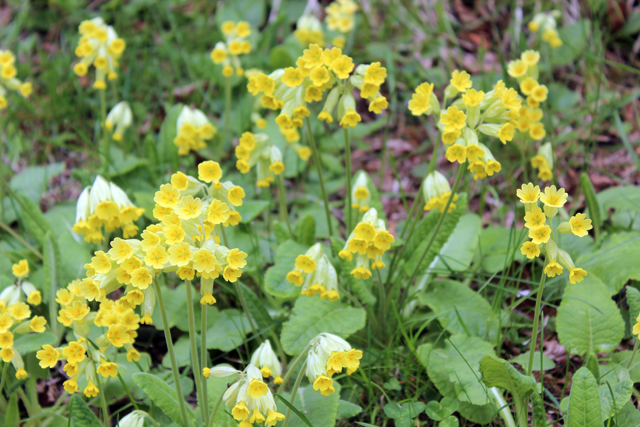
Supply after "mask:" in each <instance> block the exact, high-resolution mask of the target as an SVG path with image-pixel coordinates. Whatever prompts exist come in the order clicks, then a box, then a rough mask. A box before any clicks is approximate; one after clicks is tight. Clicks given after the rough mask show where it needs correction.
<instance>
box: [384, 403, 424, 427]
mask: <svg viewBox="0 0 640 427" xmlns="http://www.w3.org/2000/svg"><path fill="white" fill-rule="evenodd" d="M425 407H426V405H425V404H424V403H422V402H407V403H403V404H402V405H399V404H397V403H395V402H389V403H387V404H386V405H384V413H385V415H386V416H388V417H389V418H391V419H393V422H394V424H395V425H396V426H397V427H411V424H412V422H411V421H412V420H413V419H414V418H416V417H417V416H418V415H420V413H422V411H424V408H425Z"/></svg>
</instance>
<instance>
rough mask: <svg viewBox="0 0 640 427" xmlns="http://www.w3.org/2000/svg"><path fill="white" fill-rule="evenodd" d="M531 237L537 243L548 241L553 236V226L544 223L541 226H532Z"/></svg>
mask: <svg viewBox="0 0 640 427" xmlns="http://www.w3.org/2000/svg"><path fill="white" fill-rule="evenodd" d="M529 238H530V239H531V241H532V242H533V243H535V244H536V245H540V244H542V243H547V242H548V241H549V239H550V238H551V227H549V226H548V225H542V226H540V227H536V228H531V229H530V230H529Z"/></svg>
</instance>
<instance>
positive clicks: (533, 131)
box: [529, 122, 547, 140]
mask: <svg viewBox="0 0 640 427" xmlns="http://www.w3.org/2000/svg"><path fill="white" fill-rule="evenodd" d="M546 134H547V132H546V131H545V130H544V125H543V124H542V123H540V122H538V123H533V124H532V125H531V127H530V128H529V136H531V138H533V139H535V140H540V139H542V138H544V137H545V135H546Z"/></svg>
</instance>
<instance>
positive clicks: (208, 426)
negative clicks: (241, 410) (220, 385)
mask: <svg viewBox="0 0 640 427" xmlns="http://www.w3.org/2000/svg"><path fill="white" fill-rule="evenodd" d="M223 397H224V391H223V392H222V393H220V397H218V400H216V405H215V406H214V407H213V411H212V412H211V416H210V417H209V422H208V423H207V427H213V422H214V421H215V419H216V414H217V413H218V408H219V407H220V404H221V403H222V398H223Z"/></svg>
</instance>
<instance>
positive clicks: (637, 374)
mask: <svg viewBox="0 0 640 427" xmlns="http://www.w3.org/2000/svg"><path fill="white" fill-rule="evenodd" d="M631 353H632V351H630V350H625V351H618V352H616V353H613V354H612V355H611V363H612V364H613V365H612V364H611V363H608V364H606V365H605V366H604V367H603V368H602V372H605V373H606V372H609V371H612V370H614V369H615V368H614V366H615V365H619V366H621V367H623V368H624V369H626V367H627V365H628V364H629V358H631ZM636 356H637V355H636ZM628 372H629V377H630V378H631V381H633V382H634V383H640V357H634V358H633V362H632V363H631V366H630V367H629V369H628Z"/></svg>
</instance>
